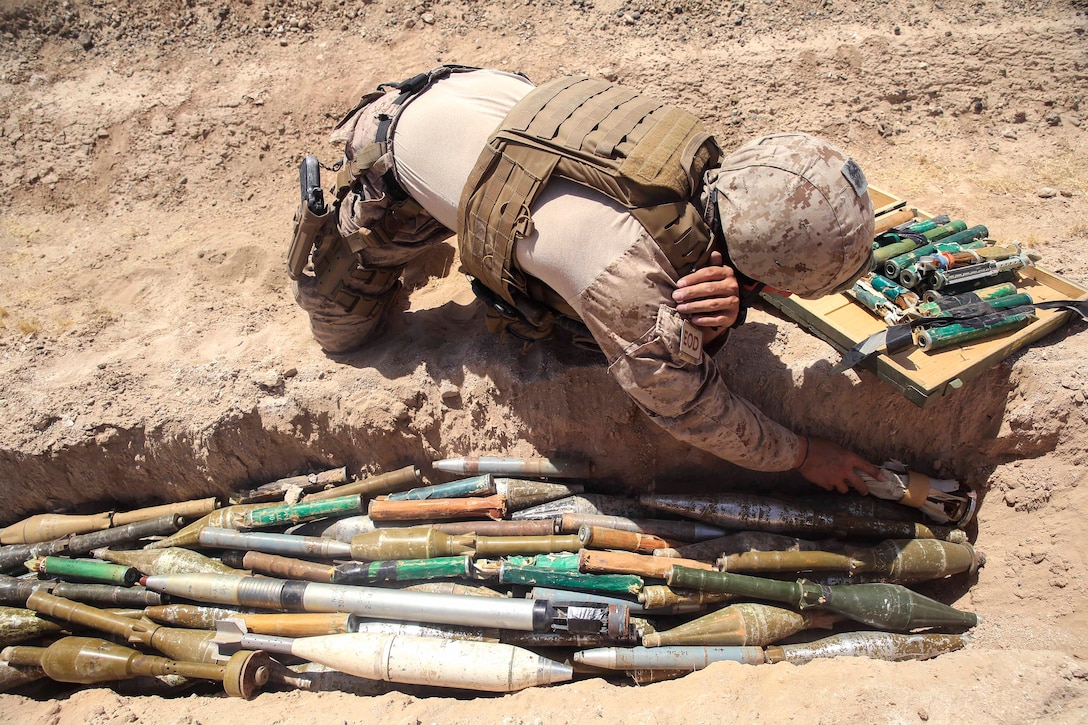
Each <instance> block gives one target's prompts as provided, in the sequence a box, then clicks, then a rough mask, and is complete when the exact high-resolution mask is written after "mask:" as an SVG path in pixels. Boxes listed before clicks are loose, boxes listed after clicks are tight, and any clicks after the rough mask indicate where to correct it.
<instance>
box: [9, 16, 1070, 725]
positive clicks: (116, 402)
mask: <svg viewBox="0 0 1088 725" xmlns="http://www.w3.org/2000/svg"><path fill="white" fill-rule="evenodd" d="M1086 27H1088V6H1086V5H1085V3H1084V2H1018V1H1015V0H1006V1H1004V2H998V1H996V0H992V1H991V0H980V1H975V2H965V1H962V0H941V2H932V3H931V2H924V3H917V2H907V1H906V0H888V1H886V2H885V1H880V0H872V1H870V0H863V1H862V2H857V3H846V2H843V1H842V0H825V1H824V2H822V3H821V2H809V1H807V0H787V1H785V2H776V3H770V2H748V3H738V2H734V3H731V4H730V3H706V2H703V1H702V0H675V1H674V2H658V1H657V0H647V1H646V2H642V3H638V2H628V3H621V2H620V1H619V0H602V1H601V2H597V3H593V2H583V1H582V0H574V1H573V2H570V3H555V2H549V1H547V0H543V1H541V0H527V1H526V2H519V1H518V0H504V1H503V2H493V3H478V2H470V1H468V0H464V1H461V2H429V1H425V2H422V3H419V4H416V5H404V4H393V3H387V2H373V3H349V4H345V5H339V4H333V3H328V2H325V3H322V2H320V0H318V1H316V2H309V1H306V2H296V1H295V0H278V1H277V2H269V3H267V4H262V3H261V2H249V1H248V0H247V2H245V3H237V4H235V3H231V4H225V3H216V4H209V3H206V2H204V1H203V0H197V1H196V2H192V1H190V2H176V1H168V2H165V3H151V2H146V0H135V1H134V2H129V3H124V4H121V3H109V2H104V1H90V2H88V1H85V0H73V1H70V2H64V3H56V2H48V3H37V2H21V1H19V0H8V1H7V2H3V3H0V36H2V38H3V41H2V45H0V49H2V50H0V149H2V151H3V153H2V155H0V180H2V185H0V188H3V190H4V194H3V200H2V201H0V212H2V216H0V251H2V256H3V259H4V260H5V273H4V282H3V285H2V288H0V289H2V291H0V412H2V415H0V493H2V495H3V498H4V501H5V504H6V507H7V509H8V515H5V516H4V517H3V519H4V521H2V522H0V523H8V522H10V521H14V520H16V519H17V518H18V517H20V516H23V515H27V514H30V513H35V512H39V511H44V510H52V509H69V510H70V509H73V508H75V507H80V506H90V507H93V508H107V507H111V506H117V507H120V508H131V507H135V506H139V505H147V504H154V503H160V502H163V501H170V500H180V499H187V498H195V497H199V496H207V495H212V494H222V493H226V492H228V491H230V490H234V489H243V488H249V487H252V486H255V485H258V484H260V483H263V482H266V481H270V480H274V479H277V478H280V477H282V476H287V475H291V474H295V473H300V472H305V471H310V470H317V469H321V468H327V467H332V466H337V465H347V466H349V468H350V469H351V470H352V471H353V473H355V474H358V475H363V474H367V473H373V472H377V471H384V470H392V469H394V468H399V467H401V466H403V465H407V464H409V463H416V464H419V465H424V466H425V465H426V463H427V462H428V461H431V460H434V459H436V458H440V457H445V456H450V455H465V454H473V453H496V454H508V455H534V454H538V453H539V454H555V453H567V454H577V455H582V456H587V457H589V458H591V459H592V460H594V461H595V462H596V463H597V465H598V467H599V469H600V470H601V471H602V473H603V474H604V475H605V479H604V480H602V482H601V484H600V485H601V486H602V487H604V488H607V489H610V490H616V489H630V490H652V489H654V488H659V489H660V488H673V489H676V488H682V487H697V486H698V487H708V486H722V485H726V486H729V487H738V488H743V487H745V486H750V485H751V486H760V487H767V486H776V485H780V484H782V485H785V484H790V483H795V482H791V481H788V480H780V478H781V477H768V476H756V475H754V474H750V473H747V472H744V471H739V470H738V469H735V468H733V467H730V466H728V465H726V464H723V463H722V462H721V461H719V460H717V459H716V458H714V457H712V456H709V455H707V454H704V453H701V452H699V451H695V450H693V449H690V448H687V447H685V446H682V445H680V444H678V443H677V442H675V441H673V440H672V439H671V438H670V437H668V436H667V435H666V434H664V433H662V432H660V431H658V430H656V429H654V428H653V426H652V424H650V423H649V422H648V421H647V420H646V419H645V418H644V417H643V416H642V415H641V413H639V412H638V411H637V409H636V408H635V407H634V406H633V405H632V404H631V403H630V402H629V401H628V400H626V399H625V397H624V396H623V395H622V394H621V393H620V392H619V390H618V388H617V387H616V386H615V385H614V384H613V383H612V381H611V380H610V379H609V378H608V376H607V374H606V371H605V370H604V368H603V366H601V365H600V364H599V361H598V360H597V359H596V358H595V357H594V356H592V355H590V354H587V353H580V352H572V351H569V350H565V349H563V348H562V347H560V346H558V345H540V346H537V347H535V348H533V349H530V350H528V351H523V350H521V349H520V348H519V347H516V346H514V345H512V344H506V345H503V346H498V345H497V343H496V341H495V340H494V339H493V338H492V337H490V336H489V335H488V334H487V333H486V331H485V330H484V328H483V322H482V313H481V312H480V311H479V310H478V309H477V308H476V306H475V305H474V304H473V303H472V300H471V296H470V294H468V286H467V283H466V282H465V280H464V277H463V275H461V274H460V273H459V272H458V264H457V260H456V256H455V253H454V251H453V247H452V246H450V247H448V248H445V249H439V250H437V251H436V252H435V253H433V254H431V255H430V256H429V257H428V258H427V259H426V260H425V264H423V265H421V266H420V268H418V269H414V270H411V271H410V272H409V274H408V277H407V280H406V281H407V288H408V290H409V294H407V295H406V296H405V297H404V299H403V301H402V305H401V307H402V313H401V314H398V315H396V316H395V317H394V319H393V321H392V323H391V325H390V327H389V330H388V333H387V334H386V336H385V337H384V338H383V339H382V340H380V341H379V342H376V343H375V344H373V345H372V346H370V347H368V349H367V350H365V351H363V352H360V353H357V354H354V355H349V356H341V357H333V358H330V357H327V356H325V355H323V354H322V353H321V352H320V350H319V349H318V348H317V346H316V345H315V344H314V343H313V342H312V341H311V339H310V337H309V333H308V329H307V325H306V320H305V316H304V314H303V313H302V312H301V311H300V310H298V309H297V308H296V307H295V306H294V304H293V302H292V300H291V298H290V294H289V292H288V286H287V278H286V274H285V269H284V255H285V251H286V245H287V241H288V237H289V234H290V219H291V214H292V212H293V210H294V206H295V203H296V202H295V200H296V195H297V176H296V168H297V164H298V161H299V159H300V158H301V156H302V155H303V154H305V153H308V152H313V153H317V154H319V155H320V156H322V158H323V160H325V161H326V162H327V163H331V162H332V161H334V160H335V158H336V154H335V151H334V150H333V149H332V148H331V147H329V146H328V145H327V143H326V141H325V138H326V135H327V132H328V130H329V129H330V128H331V126H332V125H333V124H334V123H335V120H336V119H337V118H338V117H339V115H340V114H341V112H342V111H343V110H345V109H346V108H347V107H349V106H350V105H351V104H352V103H353V102H354V100H355V98H356V97H357V96H358V95H360V94H361V93H362V92H364V91H366V90H369V89H371V88H372V87H374V86H375V85H376V84H377V83H378V82H381V81H386V80H399V79H401V78H403V77H406V76H408V75H410V74H412V73H415V72H417V71H419V70H422V69H425V68H428V67H430V66H433V65H436V64H438V63H440V62H458V63H467V64H473V65H483V66H496V67H500V68H505V69H518V70H522V71H525V72H527V73H528V74H529V75H530V77H531V78H533V79H534V80H536V81H538V82H539V81H545V80H548V79H550V78H552V77H555V76H557V75H559V74H563V73H568V72H586V73H590V74H596V75H603V76H606V77H609V78H613V79H616V80H618V81H620V82H622V83H624V84H626V85H630V86H634V87H638V88H644V89H646V90H647V91H649V92H652V93H654V94H656V95H659V96H663V97H667V98H669V99H671V100H673V101H674V102H676V103H678V104H681V105H683V106H684V107H686V108H689V109H691V110H693V111H694V112H696V113H698V114H699V115H701V116H702V117H704V118H705V119H707V121H708V123H709V124H710V125H711V127H712V128H713V130H714V131H715V132H717V133H718V134H719V137H720V139H721V140H722V143H723V146H725V147H730V146H733V145H736V144H738V143H740V142H742V141H743V140H745V139H747V138H749V137H751V136H755V135H758V134H761V133H765V132H772V131H781V130H794V129H795V130H802V131H808V132H813V133H819V134H822V135H825V136H827V137H828V138H830V139H832V140H833V141H835V142H836V143H838V144H840V145H841V146H843V147H845V148H847V149H848V150H849V151H850V153H851V154H852V155H853V156H854V157H855V158H856V159H857V160H858V161H859V162H860V163H861V165H862V167H863V168H864V169H865V170H866V172H867V175H868V176H869V179H870V182H871V183H873V184H875V185H877V186H880V187H882V188H885V189H887V190H889V191H891V192H893V193H894V194H896V195H898V196H900V197H903V198H907V199H909V200H911V201H912V202H913V203H914V204H916V205H917V206H919V207H920V208H922V209H926V210H929V211H931V212H933V213H941V212H943V213H947V214H950V215H952V216H960V217H963V218H965V219H967V220H968V221H969V223H972V224H974V223H985V224H986V225H987V226H988V227H989V228H990V230H991V232H992V233H993V235H994V236H996V237H998V238H1000V239H1015V240H1020V241H1022V242H1024V243H1025V244H1028V245H1030V246H1032V247H1033V248H1035V249H1037V250H1039V251H1040V252H1041V253H1042V254H1043V256H1044V260H1045V262H1044V264H1045V266H1047V267H1048V268H1050V269H1052V270H1055V271H1057V272H1059V273H1060V274H1062V275H1064V276H1066V277H1068V278H1069V279H1071V280H1073V281H1074V282H1077V283H1079V284H1081V285H1086V284H1088V255H1085V254H1083V252H1084V250H1085V246H1086V244H1088V223H1086V222H1085V219H1086V218H1088V203H1086V201H1085V199H1086V194H1088V173H1086V172H1085V170H1084V164H1083V160H1084V159H1085V158H1086V157H1088V119H1086V120H1082V119H1085V117H1086V116H1088V106H1086V105H1085V104H1086V103H1088V98H1086V92H1085V88H1088V83H1086V80H1088V53H1086V52H1085V51H1086V50H1088V39H1086V38H1085V29H1086ZM750 319H751V322H750V323H749V324H748V325H746V326H745V327H744V328H743V329H742V330H740V331H739V333H738V334H737V335H736V337H735V339H733V340H731V341H730V344H729V345H728V346H727V348H726V349H725V350H724V351H723V352H722V353H720V355H719V357H718V362H719V364H720V365H721V366H722V368H723V369H724V370H725V371H726V372H727V375H728V376H729V379H730V380H731V381H732V383H733V385H734V386H735V388H736V389H737V390H739V391H740V392H742V393H743V394H744V395H746V396H748V397H750V398H751V399H753V400H755V401H756V402H757V403H758V404H759V405H760V406H762V407H763V408H764V409H766V410H767V411H768V412H769V413H771V414H772V415H774V416H776V417H777V418H778V419H779V420H781V421H783V422H784V423H787V424H790V425H792V426H794V427H795V428H796V429H798V430H800V431H803V432H806V433H812V434H818V435H823V436H826V437H830V438H834V439H836V440H838V441H840V442H842V443H843V444H844V445H847V446H850V447H852V448H855V449H856V450H858V451H859V452H861V453H863V454H865V455H867V456H868V457H870V458H871V459H872V460H874V461H880V460H885V459H887V458H899V459H901V460H904V461H907V462H908V463H910V464H911V465H913V466H915V467H917V468H919V469H920V470H925V471H927V472H930V473H934V474H940V475H945V476H955V477H958V478H960V479H962V480H965V481H967V482H969V483H971V484H972V485H974V486H976V487H978V488H979V490H980V491H981V492H982V498H983V505H982V508H981V512H980V514H979V518H978V526H977V531H974V532H972V533H973V534H974V536H975V539H976V543H977V546H978V547H979V548H980V549H981V550H983V551H984V552H985V553H986V554H987V557H988V560H987V564H986V566H985V567H984V568H983V569H982V570H981V571H980V572H979V575H978V577H977V581H966V582H953V583H950V584H948V585H947V586H945V587H943V588H942V589H941V590H940V593H941V594H942V595H943V596H942V598H943V599H944V600H945V601H949V602H954V603H955V604H956V606H958V607H960V608H964V609H970V610H973V611H976V612H978V613H979V614H980V616H981V617H982V624H981V625H980V626H979V627H978V628H976V630H975V636H974V639H973V641H972V643H971V644H970V645H969V646H968V648H966V649H965V650H963V651H960V652H957V653H953V654H950V655H946V656H944V657H941V658H938V659H936V660H933V661H929V662H924V663H901V664H891V663H883V662H871V661H866V660H850V661H844V660H834V661H822V662H815V663H812V664H809V665H804V666H800V667H796V666H793V665H774V666H767V667H744V666H740V665H731V664H719V665H715V666H713V667H711V668H709V669H707V670H705V671H702V672H699V673H695V674H692V675H690V676H688V677H685V678H683V679H681V680H676V681H672V682H666V683H658V684H654V685H650V686H645V687H641V688H639V687H633V686H625V685H620V684H612V683H607V682H605V681H603V680H599V679H592V680H587V681H581V682H576V683H573V684H570V685H565V686H561V687H552V688H543V689H537V690H531V691H525V692H522V693H519V694H516V695H512V696H506V697H480V698H467V697H466V698H453V697H450V695H449V693H435V692H413V691H408V690H404V689H399V690H398V689H395V688H392V687H383V686H374V687H373V688H371V692H373V693H374V694H370V695H366V694H344V693H336V692H329V693H298V692H294V693H265V694H262V695H261V696H259V697H258V698H257V699H255V700H254V701H252V702H241V701H237V700H228V699H226V698H224V697H221V696H214V695H209V694H201V695H192V696H187V697H175V698H161V697H157V696H132V695H127V694H117V693H115V692H113V691H111V690H109V689H106V688H93V689H87V690H79V691H76V690H73V689H70V688H63V687H55V688H51V689H50V688H45V689H42V688H38V689H33V690H30V691H28V692H27V693H22V694H7V695H0V720H2V721H5V722H20V723H29V722H34V723H39V722H41V723H46V722H47V723H55V724H66V723H114V722H136V721H149V722H165V723H195V722H222V721H226V720H228V719H237V718H245V719H247V720H248V721H250V722H262V723H263V722H268V723H273V722H340V721H344V722H356V721H358V722H363V721H381V722H390V723H402V722H407V723H430V722H466V723H467V722H496V723H497V722H503V723H538V722H539V723H571V722H579V723H582V722H584V721H586V720H587V719H588V720H590V721H594V720H601V721H605V722H619V721H623V722H637V723H643V722H644V723H689V722H707V723H710V722H731V721H735V720H738V721H739V720H746V721H747V720H753V719H758V720H766V721H771V722H784V721H792V720H801V719H803V720H805V721H807V722H828V723H830V722H844V721H858V722H918V721H927V720H928V721H930V722H953V721H955V722H959V721H962V720H965V719H971V720H977V721H980V722H1025V721H1046V722H1070V723H1072V722H1083V721H1085V719H1088V683H1086V678H1088V668H1086V665H1085V657H1086V656H1088V613H1086V606H1085V602H1086V599H1085V596H1086V586H1085V584H1084V573H1085V566H1086V563H1088V561H1086V556H1085V553H1084V552H1085V533H1084V531H1085V530H1084V526H1083V521H1082V515H1083V512H1084V511H1085V510H1088V486H1085V485H1084V484H1085V483H1086V481H1088V479H1086V470H1088V468H1086V464H1085V453H1086V450H1088V428H1086V427H1085V422H1086V420H1088V406H1086V404H1085V400H1086V396H1088V374H1086V373H1085V372H1084V369H1083V360H1084V357H1085V355H1084V353H1085V351H1086V350H1088V346H1086V342H1085V341H1086V340H1088V337H1085V334H1084V333H1085V325H1084V323H1082V322H1073V323H1070V324H1069V325H1067V326H1066V327H1064V328H1062V329H1061V330H1060V331H1058V332H1056V333H1054V334H1052V335H1050V336H1049V337H1047V338H1046V339H1044V340H1043V341H1041V342H1040V343H1039V344H1037V345H1035V346H1033V347H1031V348H1029V349H1026V350H1023V351H1020V352H1018V353H1016V354H1014V355H1013V356H1011V357H1010V358H1009V359H1008V360H1006V361H1005V362H1003V363H1001V364H1000V365H998V366H997V367H995V368H994V369H993V370H991V371H989V372H988V373H986V374H984V375H983V376H982V377H981V378H979V379H977V380H974V381H972V382H970V383H968V384H967V385H965V386H964V388H963V389H961V390H959V391H958V392H956V393H955V394H954V395H952V396H950V397H948V398H946V399H943V400H941V401H938V402H937V403H936V404H934V405H931V406H929V407H927V408H926V409H924V410H922V409H919V408H917V407H915V406H914V405H912V404H911V403H909V402H907V401H906V400H905V399H903V398H902V396H900V395H899V394H898V393H896V392H895V391H894V390H892V389H891V388H890V387H889V386H887V385H886V384H885V383H883V382H882V381H880V380H879V379H877V378H875V377H874V376H872V375H870V374H869V373H865V372H862V373H860V374H850V375H847V376H839V377H834V378H833V377H830V376H829V369H830V365H832V364H834V362H837V360H838V355H837V353H835V351H834V350H833V349H832V348H830V347H829V346H827V345H826V344H824V343H823V342H821V341H820V340H818V339H816V338H814V337H812V336H811V335H809V334H807V333H805V332H804V331H803V330H801V329H800V328H798V327H797V326H796V325H795V324H794V323H792V322H790V321H789V320H787V319H784V318H781V317H779V316H776V315H775V314H772V313H771V312H769V311H766V310H757V311H755V312H754V313H753V314H752V316H751V318H750ZM587 433H590V435H587Z"/></svg>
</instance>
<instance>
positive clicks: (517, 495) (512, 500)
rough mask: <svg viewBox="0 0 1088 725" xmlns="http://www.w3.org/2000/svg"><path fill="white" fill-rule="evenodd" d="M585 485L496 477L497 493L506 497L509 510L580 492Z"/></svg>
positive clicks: (524, 507) (525, 507) (516, 509)
mask: <svg viewBox="0 0 1088 725" xmlns="http://www.w3.org/2000/svg"><path fill="white" fill-rule="evenodd" d="M584 490H585V487H584V486H583V485H582V484H580V483H547V482H545V481H530V480H527V479H524V478H496V479H495V493H498V494H500V495H502V496H505V497H506V510H507V511H508V512H513V511H521V510H522V509H527V508H529V507H531V506H537V505H539V504H542V503H547V502H548V501H555V500H556V499H560V498H564V497H566V496H573V495H575V494H580V493H582V492H583V491H584Z"/></svg>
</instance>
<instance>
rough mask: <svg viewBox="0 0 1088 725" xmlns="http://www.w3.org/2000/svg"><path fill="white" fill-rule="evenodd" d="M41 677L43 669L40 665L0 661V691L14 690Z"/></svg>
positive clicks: (43, 672) (43, 675)
mask: <svg viewBox="0 0 1088 725" xmlns="http://www.w3.org/2000/svg"><path fill="white" fill-rule="evenodd" d="M42 649H43V650H44V649H45V648H44V647H43V648H42ZM43 677H45V670H43V669H42V668H41V667H36V666H33V665H13V664H11V663H10V662H0V692H7V691H9V690H14V689H15V688H16V687H22V686H23V685H26V684H28V683H30V682H34V681H35V680H40V679H42V678H43Z"/></svg>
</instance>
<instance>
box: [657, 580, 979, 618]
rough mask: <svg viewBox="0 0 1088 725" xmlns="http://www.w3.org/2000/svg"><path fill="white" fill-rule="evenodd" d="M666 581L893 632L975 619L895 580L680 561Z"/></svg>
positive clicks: (675, 584)
mask: <svg viewBox="0 0 1088 725" xmlns="http://www.w3.org/2000/svg"><path fill="white" fill-rule="evenodd" d="M668 583H669V586H676V587H681V588H685V589H704V590H710V591H728V592H731V593H733V594H739V595H741V596H744V597H751V598H754V599H768V600H771V601H776V602H783V603H785V604H789V605H791V606H795V607H797V608H798V609H807V608H810V607H812V608H819V609H827V610H829V611H831V612H835V613H836V614H841V615H843V616H844V617H849V618H850V619H852V620H854V621H856V622H861V623H863V624H868V625H869V626H870V627H876V628H878V629H887V630H892V631H896V632H907V631H910V630H912V629H916V628H918V627H973V626H975V624H977V623H978V617H977V616H976V615H974V614H972V613H970V612H961V611H959V610H956V609H953V608H952V607H949V606H948V605H946V604H941V603H940V602H938V601H935V600H933V599H930V598H929V597H924V596H922V595H921V594H917V593H915V592H912V591H911V590H909V589H907V588H906V587H903V586H900V585H898V584H848V585H837V586H822V585H819V584H815V583H813V582H809V581H805V580H804V579H801V580H798V581H796V582H786V581H777V580H774V579H763V578H760V577H753V576H746V575H744V574H729V573H727V572H713V571H705V570H702V569H688V568H687V567H682V566H676V567H673V568H672V570H671V571H670V572H669V575H668Z"/></svg>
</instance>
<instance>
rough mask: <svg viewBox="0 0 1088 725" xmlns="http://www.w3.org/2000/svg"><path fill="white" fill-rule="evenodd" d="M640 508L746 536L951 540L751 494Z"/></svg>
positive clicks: (944, 534) (670, 499)
mask: <svg viewBox="0 0 1088 725" xmlns="http://www.w3.org/2000/svg"><path fill="white" fill-rule="evenodd" d="M639 502H640V503H641V504H643V505H645V506H652V507H656V508H659V509H662V510H664V511H669V512H670V513H674V514H678V515H680V516H687V517H690V518H694V519H698V520H700V521H709V522H710V523H713V524H717V525H719V526H724V527H726V528H732V529H741V530H757V531H770V532H772V533H786V534H789V533H807V534H819V535H826V536H846V537H851V536H857V537H863V538H881V539H934V538H940V539H947V538H948V537H949V536H950V535H951V529H950V528H949V527H938V526H926V525H925V524H920V523H917V522H913V521H898V520H887V519H868V518H861V517H856V516H848V515H845V514H839V513H835V512H827V511H817V510H816V509H813V508H811V507H808V506H798V505H795V504H793V503H789V502H785V501H780V500H777V499H773V498H768V497H763V496H753V495H750V494H739V493H719V494H713V495H708V496H690V495H676V496H651V495H645V496H640V497H639Z"/></svg>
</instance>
